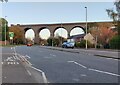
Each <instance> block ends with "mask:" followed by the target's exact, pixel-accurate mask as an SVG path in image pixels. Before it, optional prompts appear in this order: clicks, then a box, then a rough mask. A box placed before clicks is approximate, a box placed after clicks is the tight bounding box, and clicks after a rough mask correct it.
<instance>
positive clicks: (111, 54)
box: [41, 46, 120, 59]
mask: <svg viewBox="0 0 120 85" xmlns="http://www.w3.org/2000/svg"><path fill="white" fill-rule="evenodd" d="M41 47H43V48H48V49H52V50H59V51H65V52H72V53H80V54H87V55H94V56H99V57H106V58H113V59H120V57H119V54H120V51H118V50H110V49H107V50H106V49H89V48H88V49H87V50H86V49H81V48H79V49H77V48H74V49H70V48H61V47H51V46H41Z"/></svg>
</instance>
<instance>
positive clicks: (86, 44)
mask: <svg viewBox="0 0 120 85" xmlns="http://www.w3.org/2000/svg"><path fill="white" fill-rule="evenodd" d="M85 9H86V35H87V7H85ZM85 46H86V49H87V48H88V47H87V38H86V45H85Z"/></svg>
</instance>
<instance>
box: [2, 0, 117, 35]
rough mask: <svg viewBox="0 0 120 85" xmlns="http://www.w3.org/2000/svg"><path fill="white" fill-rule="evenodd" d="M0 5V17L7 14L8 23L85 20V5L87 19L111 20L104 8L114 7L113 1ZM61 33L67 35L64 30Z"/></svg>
mask: <svg viewBox="0 0 120 85" xmlns="http://www.w3.org/2000/svg"><path fill="white" fill-rule="evenodd" d="M1 5H2V13H0V17H5V16H7V18H6V19H7V20H8V23H9V25H10V24H45V23H48V24H51V23H67V22H68V23H69V22H73V23H74V22H85V14H86V12H85V6H87V8H88V21H92V22H99V21H111V20H110V18H109V17H108V15H107V13H106V9H107V8H112V9H115V6H114V3H113V2H8V3H2V4H0V6H1ZM77 32H80V33H82V31H81V29H80V31H78V30H76V31H75V32H74V33H77ZM31 33H32V32H29V33H28V34H27V35H29V36H30V35H31ZM62 33H63V34H64V35H67V34H65V31H64V32H62ZM74 33H73V34H74ZM44 34H48V33H46V31H44V32H43V36H48V35H44ZM33 35H34V33H33V34H32V37H33Z"/></svg>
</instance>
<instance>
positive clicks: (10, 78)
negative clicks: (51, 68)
mask: <svg viewBox="0 0 120 85" xmlns="http://www.w3.org/2000/svg"><path fill="white" fill-rule="evenodd" d="M1 54H2V62H1V64H2V83H21V84H23V83H45V82H44V79H43V75H42V72H40V71H37V70H36V69H35V68H33V67H32V66H31V63H30V62H28V61H27V60H26V59H25V57H24V56H22V55H19V54H18V53H17V52H16V48H15V47H3V48H2V53H1Z"/></svg>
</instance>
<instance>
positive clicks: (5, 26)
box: [5, 16, 7, 46]
mask: <svg viewBox="0 0 120 85" xmlns="http://www.w3.org/2000/svg"><path fill="white" fill-rule="evenodd" d="M6 17H7V16H5V46H6V29H7V21H6Z"/></svg>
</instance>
